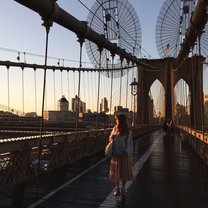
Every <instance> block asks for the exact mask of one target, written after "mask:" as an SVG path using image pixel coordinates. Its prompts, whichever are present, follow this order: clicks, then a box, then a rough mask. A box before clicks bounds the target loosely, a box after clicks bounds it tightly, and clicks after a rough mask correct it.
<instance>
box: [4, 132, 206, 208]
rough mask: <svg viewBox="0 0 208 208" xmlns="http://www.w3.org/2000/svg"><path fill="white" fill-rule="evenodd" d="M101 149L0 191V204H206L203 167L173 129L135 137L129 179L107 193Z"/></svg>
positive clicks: (108, 184)
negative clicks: (120, 190) (122, 193)
mask: <svg viewBox="0 0 208 208" xmlns="http://www.w3.org/2000/svg"><path fill="white" fill-rule="evenodd" d="M108 169H109V159H108V158H104V157H103V154H99V155H96V156H93V157H89V158H86V159H84V160H81V161H78V162H76V163H75V164H73V165H69V166H66V167H64V168H61V169H58V170H55V171H53V172H51V173H50V174H47V175H46V174H44V175H42V176H40V177H38V178H37V179H34V180H32V181H28V182H27V183H25V184H22V185H19V186H17V187H15V188H14V189H9V190H5V191H3V192H1V193H0V207H4V208H9V207H15V208H17V207H18V208H22V207H30V208H32V207H39V208H40V207H41V208H46V207H50V208H55V207H56V208H57V207H61V208H66V207H67V208H68V207H70V208H78V207H79V208H93V207H108V208H110V207H125V208H136V207H151V208H152V207H154V208H155V207H156V208H159V207H160V208H161V207H165V208H167V207H171V208H172V207H173V208H176V207H177V208H180V207H189V208H192V207H193V208H196V207H200V208H205V207H208V192H207V191H208V181H207V167H205V166H204V163H203V161H201V159H199V158H198V157H197V156H196V153H194V152H193V151H192V149H190V148H189V147H188V146H187V145H186V144H183V143H182V141H181V138H180V137H179V136H178V135H175V136H174V137H165V136H164V133H163V132H162V131H161V130H159V131H155V132H153V133H151V134H148V135H145V136H142V137H140V138H138V139H136V140H135V151H134V173H135V175H137V176H136V178H135V180H134V182H133V183H128V184H127V193H126V197H125V198H124V199H121V198H120V197H114V196H112V191H113V188H114V186H113V184H112V183H111V182H110V181H109V180H108Z"/></svg>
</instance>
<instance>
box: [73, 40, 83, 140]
mask: <svg viewBox="0 0 208 208" xmlns="http://www.w3.org/2000/svg"><path fill="white" fill-rule="evenodd" d="M78 42H79V44H80V54H79V75H78V92H77V102H76V139H77V131H78V122H79V105H80V83H81V69H82V47H83V43H84V38H83V37H78ZM75 100H76V99H75Z"/></svg>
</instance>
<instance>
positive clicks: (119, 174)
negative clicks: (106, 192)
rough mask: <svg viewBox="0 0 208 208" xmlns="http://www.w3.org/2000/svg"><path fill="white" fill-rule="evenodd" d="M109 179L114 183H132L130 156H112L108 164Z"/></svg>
mask: <svg viewBox="0 0 208 208" xmlns="http://www.w3.org/2000/svg"><path fill="white" fill-rule="evenodd" d="M109 179H110V180H112V181H114V182H120V181H124V182H126V181H132V180H133V179H134V176H133V170H132V159H131V157H130V156H128V155H127V156H112V158H111V162H110V171H109Z"/></svg>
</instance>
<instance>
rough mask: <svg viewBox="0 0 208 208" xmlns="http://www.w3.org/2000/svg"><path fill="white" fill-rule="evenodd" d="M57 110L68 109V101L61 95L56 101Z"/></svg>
mask: <svg viewBox="0 0 208 208" xmlns="http://www.w3.org/2000/svg"><path fill="white" fill-rule="evenodd" d="M57 105H58V106H57V108H58V111H68V110H69V102H68V100H67V99H66V98H65V96H64V95H63V96H62V98H61V99H60V100H59V101H58V104H57Z"/></svg>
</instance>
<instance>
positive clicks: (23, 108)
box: [22, 68, 25, 114]
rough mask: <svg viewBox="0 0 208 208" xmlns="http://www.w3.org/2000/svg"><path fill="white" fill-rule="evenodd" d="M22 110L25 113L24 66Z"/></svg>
mask: <svg viewBox="0 0 208 208" xmlns="http://www.w3.org/2000/svg"><path fill="white" fill-rule="evenodd" d="M22 112H23V114H24V113H25V92H24V68H22Z"/></svg>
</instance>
